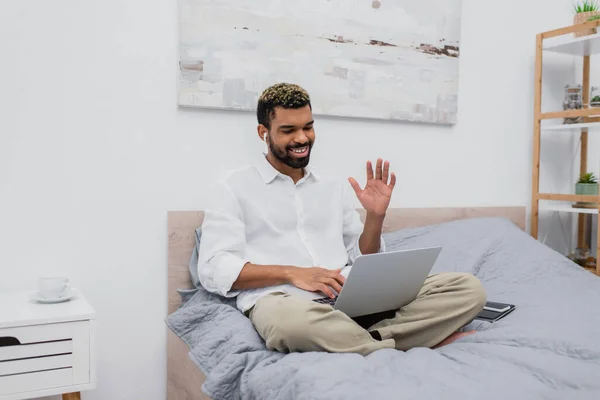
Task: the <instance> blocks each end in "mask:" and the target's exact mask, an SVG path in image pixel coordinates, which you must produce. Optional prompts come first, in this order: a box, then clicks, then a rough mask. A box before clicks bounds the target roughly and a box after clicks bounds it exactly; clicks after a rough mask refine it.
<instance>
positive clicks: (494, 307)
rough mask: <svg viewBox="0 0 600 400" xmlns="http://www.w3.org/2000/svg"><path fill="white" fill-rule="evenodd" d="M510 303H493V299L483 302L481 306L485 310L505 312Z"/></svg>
mask: <svg viewBox="0 0 600 400" xmlns="http://www.w3.org/2000/svg"><path fill="white" fill-rule="evenodd" d="M510 307H511V305H510V304H504V303H495V302H493V301H488V302H487V303H485V306H484V307H483V309H484V310H487V311H495V312H500V313H502V312H505V311H508V310H510Z"/></svg>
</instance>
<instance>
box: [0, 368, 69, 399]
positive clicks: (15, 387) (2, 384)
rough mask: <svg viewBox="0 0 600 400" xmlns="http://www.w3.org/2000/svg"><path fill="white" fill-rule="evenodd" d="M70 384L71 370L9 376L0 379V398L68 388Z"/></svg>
mask: <svg viewBox="0 0 600 400" xmlns="http://www.w3.org/2000/svg"><path fill="white" fill-rule="evenodd" d="M72 384H73V370H72V369H71V368H65V369H55V370H50V371H42V372H33V373H29V374H19V375H9V376H4V377H0V396H3V395H11V394H14V393H22V392H33V391H36V390H44V389H52V388H60V387H61V386H70V385H72ZM10 397H12V396H10ZM10 397H9V398H10Z"/></svg>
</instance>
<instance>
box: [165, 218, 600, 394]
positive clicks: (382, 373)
mask: <svg viewBox="0 0 600 400" xmlns="http://www.w3.org/2000/svg"><path fill="white" fill-rule="evenodd" d="M361 216H362V217H364V215H363V214H361ZM202 217H203V214H202V212H201V211H172V212H169V215H168V231H169V254H168V292H169V295H168V301H169V305H168V316H167V318H166V319H165V321H166V324H167V326H168V328H169V329H168V342H167V349H168V350H167V355H168V357H167V360H168V361H167V375H168V377H167V392H168V393H167V398H168V399H169V400H184V399H201V400H208V399H211V400H229V399H252V400H254V399H256V400H258V399H269V400H277V399H311V400H313V399H314V400H317V399H362V398H367V397H369V398H374V399H383V398H394V399H401V398H410V399H432V398H444V399H469V398H474V399H475V398H477V399H481V398H482V397H483V398H486V399H506V398H513V399H542V398H543V399H597V398H600V379H599V378H600V343H599V339H600V312H598V306H599V305H600V280H599V279H598V278H596V277H595V276H594V275H592V274H591V273H589V272H587V271H585V270H583V269H582V268H580V267H579V266H577V265H576V264H574V263H572V262H571V261H569V260H568V259H567V258H565V257H564V256H562V255H560V254H558V253H556V252H554V251H553V250H551V249H549V248H548V247H546V246H544V245H543V244H541V243H540V242H538V241H536V240H534V239H533V238H531V237H530V236H529V235H528V234H527V233H525V232H524V229H525V209H524V208H523V207H500V208H496V207H484V208H452V209H394V210H390V212H389V213H388V216H387V217H386V221H385V224H384V235H385V239H386V246H387V248H388V249H389V250H394V249H404V248H411V247H419V246H428V245H438V244H441V245H442V246H443V251H442V254H441V255H440V258H439V260H438V262H437V263H436V265H435V267H434V270H433V272H442V271H464V272H471V273H473V274H475V275H476V276H477V277H479V278H480V280H481V281H482V283H483V284H484V287H485V288H486V291H487V294H488V299H489V300H496V301H504V302H512V303H514V304H516V305H517V309H516V310H515V311H514V312H513V313H512V314H510V315H509V316H508V317H506V318H504V319H503V320H501V321H498V322H496V323H494V324H491V323H488V322H483V321H479V320H475V321H473V322H471V323H470V324H469V325H467V326H466V327H464V329H465V330H467V329H475V330H477V331H478V332H477V333H476V334H474V335H470V336H467V337H465V338H463V339H461V340H459V341H457V342H455V343H454V344H452V345H450V346H446V347H442V348H440V349H436V350H431V349H425V348H417V349H412V350H410V351H408V352H400V351H396V350H381V351H378V352H375V353H373V354H371V355H369V356H367V357H362V356H359V355H355V354H326V353H303V354H280V353H276V352H270V351H268V350H267V349H266V347H265V346H264V343H263V342H262V340H261V339H260V337H259V336H258V335H257V334H256V332H255V331H254V329H253V327H252V325H251V324H250V322H249V320H248V319H247V318H246V317H245V316H243V315H242V314H241V313H240V312H239V311H237V309H236V308H235V305H234V303H233V301H232V300H227V299H222V298H219V297H217V296H214V295H211V294H209V293H207V292H206V291H204V290H203V289H202V288H201V287H199V288H195V287H194V286H193V284H192V281H191V279H190V270H189V263H190V259H191V256H192V254H193V252H194V251H195V244H196V242H197V236H196V229H197V228H198V227H200V225H201V223H202Z"/></svg>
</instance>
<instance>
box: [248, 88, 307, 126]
mask: <svg viewBox="0 0 600 400" xmlns="http://www.w3.org/2000/svg"><path fill="white" fill-rule="evenodd" d="M306 106H309V107H311V108H312V106H311V104H310V96H309V95H308V92H307V91H306V90H304V89H303V88H301V87H300V86H298V85H295V84H292V83H278V84H276V85H273V86H271V87H268V88H267V89H265V91H264V92H263V93H262V94H261V95H260V97H259V98H258V106H257V108H256V116H257V118H258V123H259V124H262V125H264V126H266V127H267V129H271V120H272V119H273V117H274V116H275V108H277V107H282V108H287V109H289V108H292V109H297V108H302V107H306Z"/></svg>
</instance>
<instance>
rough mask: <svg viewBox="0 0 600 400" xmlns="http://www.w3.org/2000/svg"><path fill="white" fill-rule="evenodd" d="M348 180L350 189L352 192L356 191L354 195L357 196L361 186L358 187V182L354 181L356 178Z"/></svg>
mask: <svg viewBox="0 0 600 400" xmlns="http://www.w3.org/2000/svg"><path fill="white" fill-rule="evenodd" d="M348 182H350V185H351V186H352V189H354V193H356V195H357V196H358V195H359V194H360V192H361V188H360V185H359V184H358V182H357V181H356V179H354V178H348Z"/></svg>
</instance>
